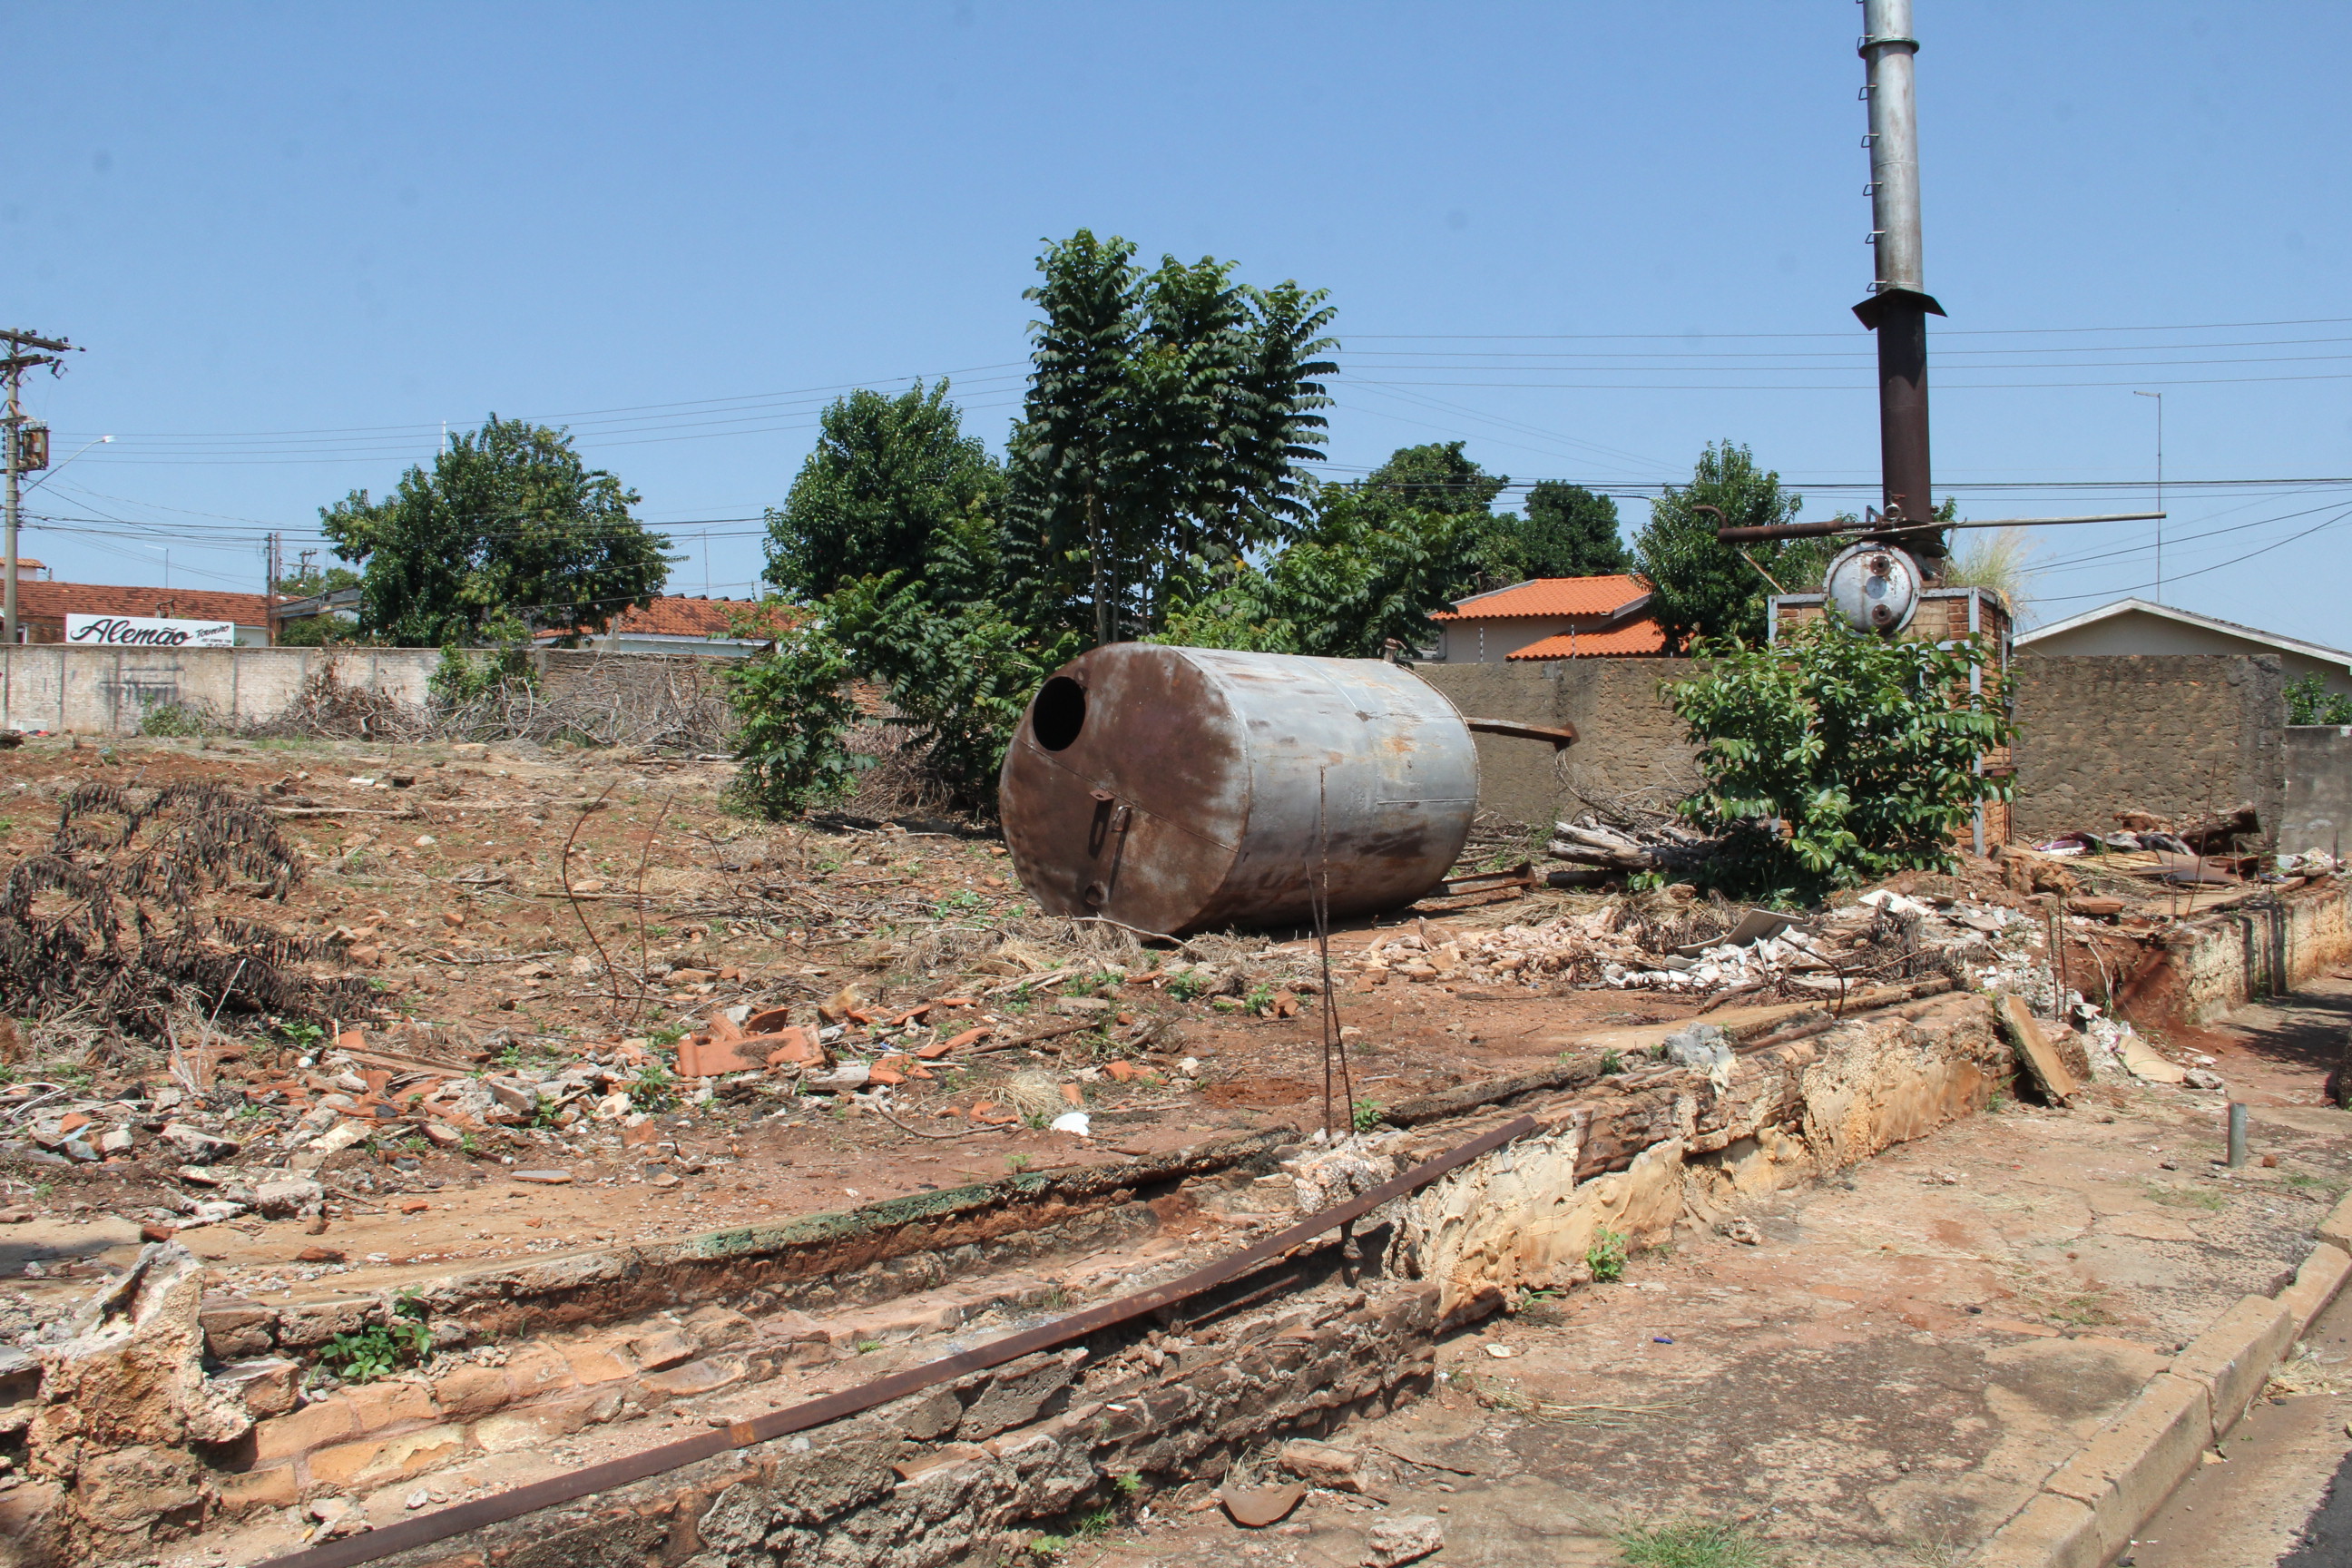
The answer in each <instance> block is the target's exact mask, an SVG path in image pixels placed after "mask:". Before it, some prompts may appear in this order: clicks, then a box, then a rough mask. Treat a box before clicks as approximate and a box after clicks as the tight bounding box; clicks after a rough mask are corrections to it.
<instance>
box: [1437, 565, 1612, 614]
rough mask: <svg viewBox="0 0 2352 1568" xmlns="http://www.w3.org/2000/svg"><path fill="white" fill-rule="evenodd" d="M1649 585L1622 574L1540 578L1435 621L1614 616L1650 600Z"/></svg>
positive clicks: (1479, 598) (1472, 600) (1474, 599)
mask: <svg viewBox="0 0 2352 1568" xmlns="http://www.w3.org/2000/svg"><path fill="white" fill-rule="evenodd" d="M1649 593H1650V585H1649V584H1647V583H1644V582H1643V581H1642V579H1640V578H1639V577H1635V576H1631V575H1628V574H1622V573H1618V574H1611V575H1609V576H1605V577H1538V578H1537V579H1536V580H1535V581H1534V582H1532V583H1520V584H1515V585H1513V586H1511V587H1508V588H1497V589H1496V590H1495V591H1494V592H1493V593H1491V594H1473V595H1471V596H1470V597H1468V598H1466V599H1457V600H1455V601H1454V607H1453V608H1452V609H1451V610H1439V611H1436V612H1435V613H1434V614H1433V615H1432V616H1430V617H1429V618H1430V619H1431V620H1433V621H1487V620H1501V619H1505V618H1508V617H1514V616H1613V615H1620V614H1622V613H1623V612H1624V611H1626V610H1629V609H1632V608H1633V605H1635V604H1636V603H1637V602H1639V601H1640V600H1642V599H1644V598H1647V597H1648V596H1649Z"/></svg>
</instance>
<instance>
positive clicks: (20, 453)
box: [0, 327, 79, 647]
mask: <svg viewBox="0 0 2352 1568" xmlns="http://www.w3.org/2000/svg"><path fill="white" fill-rule="evenodd" d="M0 342H5V343H6V344H7V345H8V353H7V357H6V358H5V359H0V372H5V374H6V375H7V378H8V402H7V413H6V414H5V416H0V425H5V427H6V439H5V458H6V463H5V467H6V468H7V470H8V476H7V478H8V521H7V540H6V559H5V562H0V574H5V578H6V583H5V586H0V646H5V647H16V636H17V633H16V526H17V516H18V512H19V510H20V502H21V500H22V495H21V485H22V482H23V479H24V476H25V475H26V473H28V472H30V471H31V470H32V469H33V468H47V467H48V463H49V454H48V432H47V430H46V429H45V430H43V431H42V432H41V442H40V450H39V451H38V452H37V453H36V452H32V451H28V450H27V449H26V441H25V424H26V421H25V402H24V397H23V391H24V384H25V373H26V371H28V370H30V369H32V368H33V367H34V366H35V365H41V364H45V365H47V366H48V367H49V374H52V375H56V374H60V371H61V367H62V366H63V365H64V363H65V361H63V360H61V359H59V358H58V355H59V354H62V353H68V351H71V352H75V353H79V350H75V349H74V346H73V344H71V343H69V342H66V340H65V339H63V338H44V337H37V336H35V335H34V334H33V333H31V332H26V331H17V330H16V329H15V328H13V327H0ZM26 349H46V350H47V351H48V352H47V353H26V352H25V351H26ZM35 457H38V458H40V461H39V462H38V463H37V464H36V463H34V462H33V461H32V460H31V459H32V458H35Z"/></svg>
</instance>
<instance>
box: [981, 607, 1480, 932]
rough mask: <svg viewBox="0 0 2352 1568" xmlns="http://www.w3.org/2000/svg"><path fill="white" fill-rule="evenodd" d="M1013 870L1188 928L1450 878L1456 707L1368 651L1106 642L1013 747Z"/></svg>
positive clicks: (1044, 896) (1066, 906) (1064, 892)
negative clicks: (1314, 893)
mask: <svg viewBox="0 0 2352 1568" xmlns="http://www.w3.org/2000/svg"><path fill="white" fill-rule="evenodd" d="M998 805H999V809H1000V810H1001V812H1002V813H1003V820H1004V837H1005V841H1006V843H1007V844H1008V845H1009V846H1010V847H1011V848H1012V853H1013V866H1014V868H1016V869H1017V870H1018V871H1019V873H1020V876H1021V880H1022V882H1023V884H1024V886H1025V887H1027V888H1028V889H1029V891H1030V892H1031V893H1032V894H1033V895H1034V897H1035V898H1036V900H1037V902H1038V904H1039V905H1040V906H1041V907H1042V908H1043V909H1044V910H1045V911H1046V912H1048V913H1053V914H1064V915H1101V916H1104V917H1107V918H1108V919H1110V920H1114V921H1118V922H1120V923H1121V924H1123V925H1129V926H1132V927H1135V928H1137V929H1139V930H1141V931H1157V932H1161V933H1165V934H1168V935H1171V936H1173V935H1180V934H1181V933H1183V932H1186V931H1199V930H1202V929H1203V928H1204V927H1209V926H1218V925H1227V924H1246V925H1278V924H1286V923H1303V922H1305V921H1307V920H1309V919H1310V918H1311V913H1312V903H1311V901H1310V893H1311V890H1312V889H1311V885H1310V879H1318V880H1324V884H1325V886H1327V887H1328V899H1329V907H1330V915H1331V918H1332V919H1333V920H1335V921H1336V920H1346V919H1349V918H1351V917H1354V916H1358V915H1366V914H1372V913H1375V912H1377V911H1380V910H1390V909H1395V908H1397V907H1399V906H1401V905H1403V904H1408V903H1411V902H1412V901H1413V900H1415V899H1418V898H1421V897H1422V896H1423V895H1424V894H1426V893H1427V892H1428V891H1429V890H1430V889H1432V888H1433V887H1435V886H1437V884H1438V883H1439V882H1440V881H1441V880H1443V879H1444V876H1445V873H1446V871H1447V870H1448V869H1449V868H1451V867H1452V866H1453V864H1454V858H1455V857H1457V856H1458V855H1460V854H1461V852H1462V844H1463V840H1464V839H1465V838H1466V837H1469V833H1470V819H1471V817H1472V816H1474V815H1475V813H1476V811H1477V807H1478V752H1477V750H1476V748H1475V746H1474V745H1473V744H1472V742H1471V739H1470V731H1469V729H1468V727H1467V726H1466V725H1465V723H1464V722H1463V719H1462V715H1461V714H1460V713H1458V712H1456V711H1455V710H1454V704H1453V703H1451V702H1449V701H1447V700H1445V698H1444V695H1442V694H1441V693H1440V692H1438V691H1437V690H1436V689H1434V688H1433V687H1431V686H1430V685H1429V684H1428V683H1427V682H1425V681H1423V680H1422V679H1419V678H1418V677H1416V676H1414V675H1413V674H1412V672H1411V671H1409V670H1405V669H1401V668H1398V667H1397V666H1395V665H1392V664H1386V663H1382V662H1381V661H1380V660H1378V659H1358V658H1294V657H1291V656H1288V655H1284V654H1270V653H1234V652H1229V651H1227V650H1224V649H1222V648H1198V647H1162V646H1160V645H1158V644H1151V643H1114V644H1111V645H1109V646H1108V647H1098V648H1097V649H1095V650H1094V651H1093V652H1092V653H1089V654H1087V655H1085V656H1084V657H1082V658H1077V659H1075V660H1073V661H1072V662H1071V663H1069V664H1066V665H1064V666H1063V667H1062V668H1060V669H1058V670H1056V671H1055V673H1054V675H1053V677H1052V678H1051V679H1048V680H1047V681H1046V682H1045V686H1044V687H1043V688H1041V689H1039V691H1038V693H1037V695H1036V696H1035V697H1034V699H1032V700H1031V701H1030V703H1029V709H1028V711H1027V712H1026V713H1024V715H1023V716H1022V720H1021V726H1020V729H1019V730H1018V731H1017V732H1016V733H1015V734H1014V736H1013V743H1012V745H1011V746H1010V747H1008V748H1007V749H1006V751H1005V754H1004V771H1003V776H1002V778H1001V780H1000V788H999V795H998Z"/></svg>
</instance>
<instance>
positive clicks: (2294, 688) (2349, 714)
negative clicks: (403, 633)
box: [141, 675, 2352, 731]
mask: <svg viewBox="0 0 2352 1568" xmlns="http://www.w3.org/2000/svg"><path fill="white" fill-rule="evenodd" d="M2286 721H2287V722H2288V723H2290V724H2352V697H2345V696H2341V695H2339V694H2337V693H2336V692H2333V691H2330V690H2328V689H2326V686H2325V685H2323V684H2322V683H2321V681H2320V679H2319V677H2318V676H2316V675H2298V676H2296V677H2295V678H2294V679H2293V680H2290V681H2288V682H2287V683H2286ZM141 728H142V731H143V730H144V728H145V726H143V725H142V726H141Z"/></svg>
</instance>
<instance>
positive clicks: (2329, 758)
mask: <svg viewBox="0 0 2352 1568" xmlns="http://www.w3.org/2000/svg"><path fill="white" fill-rule="evenodd" d="M2345 847H2352V724H2343V725H2338V724H2292V725H2289V726H2288V727H2287V731H2286V811H2285V815H2284V817H2283V819H2282V820H2281V822H2280V824H2279V841H2278V848H2279V853H2280V854H2282V855H2293V854H2300V853H2302V852H2304V851H2305V850H2310V849H2324V850H2326V852H2327V853H2328V854H2330V855H2336V854H2341V853H2342V852H2343V849H2344V848H2345Z"/></svg>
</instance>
